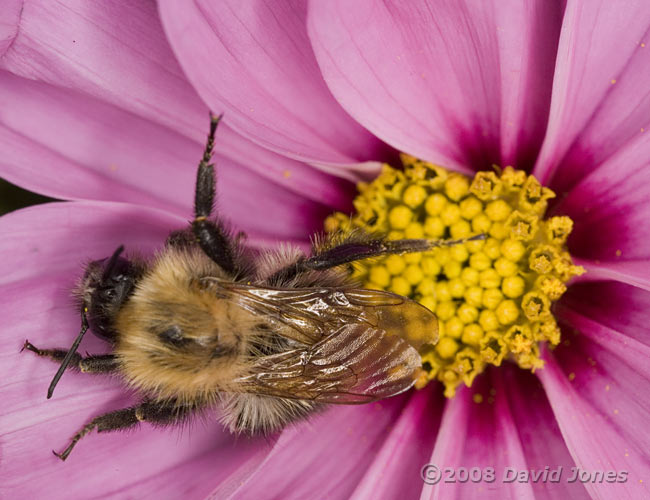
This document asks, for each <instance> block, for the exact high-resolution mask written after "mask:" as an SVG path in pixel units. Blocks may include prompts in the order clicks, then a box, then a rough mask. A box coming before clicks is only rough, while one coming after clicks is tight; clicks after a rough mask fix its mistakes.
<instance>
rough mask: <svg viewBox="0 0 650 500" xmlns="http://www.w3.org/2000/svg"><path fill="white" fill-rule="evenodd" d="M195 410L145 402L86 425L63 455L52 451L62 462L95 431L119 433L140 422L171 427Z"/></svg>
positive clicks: (169, 404)
mask: <svg viewBox="0 0 650 500" xmlns="http://www.w3.org/2000/svg"><path fill="white" fill-rule="evenodd" d="M194 409H195V407H190V406H176V405H174V404H172V403H169V402H165V403H162V402H158V401H144V402H142V403H141V404H139V405H138V406H132V407H130V408H124V409H122V410H116V411H112V412H109V413H105V414H104V415H100V416H99V417H95V418H94V419H92V420H91V421H90V422H89V423H88V424H86V425H84V426H83V427H82V428H81V429H80V430H79V432H77V433H76V434H75V435H74V436H73V437H72V439H71V440H70V444H69V445H68V447H67V448H66V449H65V450H63V451H62V452H61V453H57V452H56V451H52V453H54V454H55V455H56V456H57V457H59V458H60V459H61V460H65V459H66V458H68V456H69V455H70V453H71V452H72V450H73V449H74V447H75V446H76V444H77V443H78V442H79V440H81V438H83V437H84V436H86V435H87V434H89V433H90V432H92V431H93V430H95V429H96V430H97V432H111V431H119V430H124V429H128V428H130V427H134V426H136V425H138V424H139V423H140V422H150V423H152V424H154V425H171V424H174V423H177V422H180V421H182V420H184V419H186V418H187V417H188V416H189V414H190V413H191V412H192V411H193V410H194Z"/></svg>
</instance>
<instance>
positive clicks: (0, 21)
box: [0, 0, 23, 57]
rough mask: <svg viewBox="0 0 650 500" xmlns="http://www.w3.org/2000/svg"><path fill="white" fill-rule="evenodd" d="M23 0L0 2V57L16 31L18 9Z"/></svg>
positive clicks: (12, 39) (11, 41) (18, 17)
mask: <svg viewBox="0 0 650 500" xmlns="http://www.w3.org/2000/svg"><path fill="white" fill-rule="evenodd" d="M22 8H23V0H9V1H6V2H4V3H3V4H2V10H1V11H0V57H2V55H3V54H4V53H5V52H6V51H7V49H8V48H9V47H10V46H11V44H12V43H13V41H14V38H15V37H16V33H17V32H18V22H19V20H20V11H21V10H22Z"/></svg>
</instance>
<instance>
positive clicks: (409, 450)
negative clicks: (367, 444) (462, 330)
mask: <svg viewBox="0 0 650 500" xmlns="http://www.w3.org/2000/svg"><path fill="white" fill-rule="evenodd" d="M432 385H433V384H432ZM435 385H436V387H428V388H426V389H424V390H421V391H416V392H415V394H413V395H412V396H411V398H410V400H409V402H408V403H407V405H406V407H405V408H404V410H403V411H402V413H401V414H400V415H399V418H397V420H396V421H395V422H394V423H393V425H392V428H391V429H390V430H389V431H388V436H387V437H386V440H385V441H384V443H383V444H382V447H381V449H380V450H379V451H378V453H377V455H376V456H375V458H374V460H373V461H372V463H371V464H370V466H369V467H368V469H367V470H366V473H365V474H364V476H363V477H362V478H361V480H360V482H359V485H358V486H357V487H356V488H355V490H354V493H353V494H352V495H351V497H350V498H358V499H365V498H373V499H380V498H386V499H393V498H400V497H401V498H415V497H417V495H418V494H419V493H420V492H421V491H422V483H421V481H420V477H419V471H420V469H421V468H422V465H423V464H425V463H426V462H427V460H428V458H429V456H430V455H431V450H432V449H433V444H434V442H435V438H436V434H437V433H438V428H439V426H440V417H441V416H442V408H443V406H444V399H443V397H442V386H441V385H440V384H435Z"/></svg>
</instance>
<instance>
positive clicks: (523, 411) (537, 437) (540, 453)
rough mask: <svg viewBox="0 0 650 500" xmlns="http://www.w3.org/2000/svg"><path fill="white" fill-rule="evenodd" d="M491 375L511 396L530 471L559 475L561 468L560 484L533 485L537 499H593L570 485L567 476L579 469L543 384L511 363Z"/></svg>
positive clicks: (512, 410)
mask: <svg viewBox="0 0 650 500" xmlns="http://www.w3.org/2000/svg"><path fill="white" fill-rule="evenodd" d="M491 375H492V377H494V379H495V382H496V381H500V382H499V383H500V385H501V387H502V388H503V390H504V391H505V393H506V394H507V397H508V403H509V405H510V411H511V412H512V417H513V421H514V422H515V425H516V427H517V432H518V434H519V438H520V440H521V444H522V448H523V451H524V455H525V458H526V468H527V469H529V470H536V471H540V470H544V468H545V467H547V466H548V467H549V471H557V470H558V468H560V467H561V471H562V472H561V480H560V481H559V482H554V481H551V480H547V481H538V482H534V481H531V485H532V487H533V490H534V493H535V498H539V499H543V498H548V499H549V500H552V499H553V500H554V499H556V498H571V499H577V498H589V495H588V493H587V491H586V490H585V489H584V487H583V486H582V484H581V483H569V482H567V481H566V479H567V474H570V472H571V469H572V468H573V467H575V462H574V460H573V458H572V457H571V454H570V453H569V450H568V449H567V446H566V443H565V442H564V438H563V437H562V434H561V432H560V428H559V426H558V424H557V421H556V420H555V416H554V415H553V411H552V409H551V406H550V404H549V402H548V399H547V397H546V395H545V394H544V391H543V389H542V387H541V384H540V383H539V380H537V379H536V378H535V377H534V376H533V375H532V374H531V373H530V372H529V371H527V370H521V369H520V368H518V367H516V366H514V365H513V364H510V363H507V364H506V365H504V366H503V367H502V368H501V369H498V370H492V371H491ZM498 394H499V391H497V395H498ZM549 477H550V476H549Z"/></svg>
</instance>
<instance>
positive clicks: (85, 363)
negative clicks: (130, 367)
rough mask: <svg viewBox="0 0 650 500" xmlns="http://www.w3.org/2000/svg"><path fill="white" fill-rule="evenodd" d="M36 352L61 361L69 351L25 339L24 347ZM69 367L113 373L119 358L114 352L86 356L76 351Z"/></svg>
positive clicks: (91, 371) (90, 371) (117, 365)
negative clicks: (46, 347)
mask: <svg viewBox="0 0 650 500" xmlns="http://www.w3.org/2000/svg"><path fill="white" fill-rule="evenodd" d="M24 349H27V350H28V351H31V352H33V353H35V354H36V355H38V356H42V357H45V358H50V359H51V360H53V361H57V362H59V363H60V362H61V361H63V359H64V358H65V356H66V354H67V353H68V351H67V350H64V349H39V348H38V347H36V346H35V345H34V344H32V343H31V342H29V341H28V340H26V341H25V344H24V345H23V348H22V349H21V351H23V350H24ZM67 368H72V369H76V370H80V371H82V372H86V373H111V372H114V371H116V370H117V369H118V368H119V363H118V361H117V358H116V357H115V356H114V355H113V354H98V355H95V356H86V357H85V358H84V357H83V356H81V355H80V354H79V353H77V352H75V353H74V355H73V356H72V359H71V360H70V364H69V365H68V366H67Z"/></svg>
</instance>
